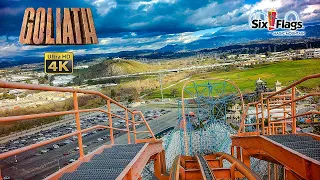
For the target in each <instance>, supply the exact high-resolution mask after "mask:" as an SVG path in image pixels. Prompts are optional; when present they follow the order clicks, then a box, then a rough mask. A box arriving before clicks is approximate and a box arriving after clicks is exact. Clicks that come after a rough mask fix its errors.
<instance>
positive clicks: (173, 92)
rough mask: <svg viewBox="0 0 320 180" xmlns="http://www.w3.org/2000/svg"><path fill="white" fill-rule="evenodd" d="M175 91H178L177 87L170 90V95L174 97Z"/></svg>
mask: <svg viewBox="0 0 320 180" xmlns="http://www.w3.org/2000/svg"><path fill="white" fill-rule="evenodd" d="M177 93H178V90H177V89H172V90H171V95H172V96H173V97H174V98H175V97H176V95H177Z"/></svg>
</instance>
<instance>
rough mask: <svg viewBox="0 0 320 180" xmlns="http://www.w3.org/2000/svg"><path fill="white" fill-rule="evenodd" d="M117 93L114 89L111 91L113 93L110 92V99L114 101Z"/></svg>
mask: <svg viewBox="0 0 320 180" xmlns="http://www.w3.org/2000/svg"><path fill="white" fill-rule="evenodd" d="M116 95H117V94H116V91H115V90H114V89H111V92H110V97H111V98H112V99H114V98H115V97H116Z"/></svg>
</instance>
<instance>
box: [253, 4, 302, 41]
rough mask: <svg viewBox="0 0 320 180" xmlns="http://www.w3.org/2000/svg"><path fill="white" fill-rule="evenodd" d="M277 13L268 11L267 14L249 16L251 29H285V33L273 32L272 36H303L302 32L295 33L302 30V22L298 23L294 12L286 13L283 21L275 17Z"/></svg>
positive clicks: (297, 17) (260, 12) (255, 13)
mask: <svg viewBox="0 0 320 180" xmlns="http://www.w3.org/2000/svg"><path fill="white" fill-rule="evenodd" d="M277 15H278V14H277V11H275V10H270V11H268V13H265V12H263V11H256V12H254V13H252V14H251V15H250V16H249V25H250V27H251V28H252V29H268V30H269V31H273V30H276V29H286V31H274V32H272V33H271V34H272V35H274V36H304V35H305V32H304V31H296V30H298V29H303V28H304V27H303V22H302V21H300V18H299V15H298V14H297V13H296V12H295V11H289V12H288V13H286V15H285V17H284V19H280V18H278V16H277Z"/></svg>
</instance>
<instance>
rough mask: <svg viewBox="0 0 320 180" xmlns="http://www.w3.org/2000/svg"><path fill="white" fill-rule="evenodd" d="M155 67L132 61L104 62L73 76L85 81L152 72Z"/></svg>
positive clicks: (78, 71) (77, 72)
mask: <svg viewBox="0 0 320 180" xmlns="http://www.w3.org/2000/svg"><path fill="white" fill-rule="evenodd" d="M155 68H156V67H154V66H151V65H148V64H144V63H140V62H137V61H132V60H105V61H103V62H101V63H99V64H95V65H93V66H90V67H89V68H88V69H81V70H76V71H75V74H76V75H79V76H81V77H82V78H85V79H92V78H98V77H104V76H116V75H121V74H132V73H138V72H146V71H150V70H154V69H155Z"/></svg>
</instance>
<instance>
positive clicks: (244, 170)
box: [215, 152, 261, 180]
mask: <svg viewBox="0 0 320 180" xmlns="http://www.w3.org/2000/svg"><path fill="white" fill-rule="evenodd" d="M215 155H217V156H219V160H220V161H222V160H223V159H225V160H227V161H229V162H230V164H231V167H230V168H231V169H232V168H235V169H237V170H238V171H239V172H240V173H241V174H243V175H244V176H245V177H246V178H247V179H248V180H259V179H261V178H260V177H259V176H258V175H257V174H256V173H255V172H254V171H253V170H252V169H250V168H249V167H247V166H246V165H245V164H244V163H243V162H241V161H240V160H239V159H237V158H235V157H233V156H231V155H229V154H226V153H223V152H217V153H215ZM232 172H233V173H234V172H235V171H232Z"/></svg>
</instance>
